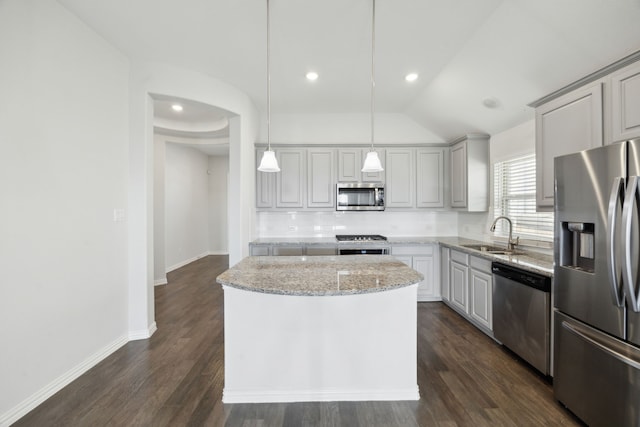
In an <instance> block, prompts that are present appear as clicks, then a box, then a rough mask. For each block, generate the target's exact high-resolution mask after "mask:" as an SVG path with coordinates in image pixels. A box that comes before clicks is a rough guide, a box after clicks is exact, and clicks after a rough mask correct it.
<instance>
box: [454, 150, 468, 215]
mask: <svg viewBox="0 0 640 427" xmlns="http://www.w3.org/2000/svg"><path fill="white" fill-rule="evenodd" d="M466 206H467V143H466V142H460V143H458V144H456V145H454V146H453V147H451V207H454V208H464V207H466Z"/></svg>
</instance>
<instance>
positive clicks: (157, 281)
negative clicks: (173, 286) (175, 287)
mask: <svg viewBox="0 0 640 427" xmlns="http://www.w3.org/2000/svg"><path fill="white" fill-rule="evenodd" d="M167 283H169V282H168V281H167V276H164V278H163V279H155V280H154V281H153V286H162V285H166V284H167Z"/></svg>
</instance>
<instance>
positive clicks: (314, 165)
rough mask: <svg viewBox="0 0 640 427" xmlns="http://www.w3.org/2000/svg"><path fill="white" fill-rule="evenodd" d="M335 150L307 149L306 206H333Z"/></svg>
mask: <svg viewBox="0 0 640 427" xmlns="http://www.w3.org/2000/svg"><path fill="white" fill-rule="evenodd" d="M334 158H335V151H334V150H332V149H315V148H314V149H309V151H308V154H307V165H308V166H307V171H308V173H307V207H308V208H335V191H336V190H335V178H334V177H335V167H334V164H335V161H334Z"/></svg>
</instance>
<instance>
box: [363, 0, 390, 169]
mask: <svg viewBox="0 0 640 427" xmlns="http://www.w3.org/2000/svg"><path fill="white" fill-rule="evenodd" d="M371 16H372V20H371V148H370V149H369V152H368V153H367V157H366V158H365V159H364V165H363V166H362V171H361V172H382V171H383V170H384V169H383V168H382V163H380V158H379V157H378V153H377V152H376V151H375V150H374V149H373V139H374V138H373V135H374V134H373V128H374V120H373V119H374V111H375V108H374V105H375V87H376V79H375V58H376V0H373V12H372V14H371Z"/></svg>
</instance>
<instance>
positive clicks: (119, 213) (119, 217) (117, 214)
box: [113, 208, 124, 222]
mask: <svg viewBox="0 0 640 427" xmlns="http://www.w3.org/2000/svg"><path fill="white" fill-rule="evenodd" d="M122 221H124V209H123V208H114V209H113V222H122Z"/></svg>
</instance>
